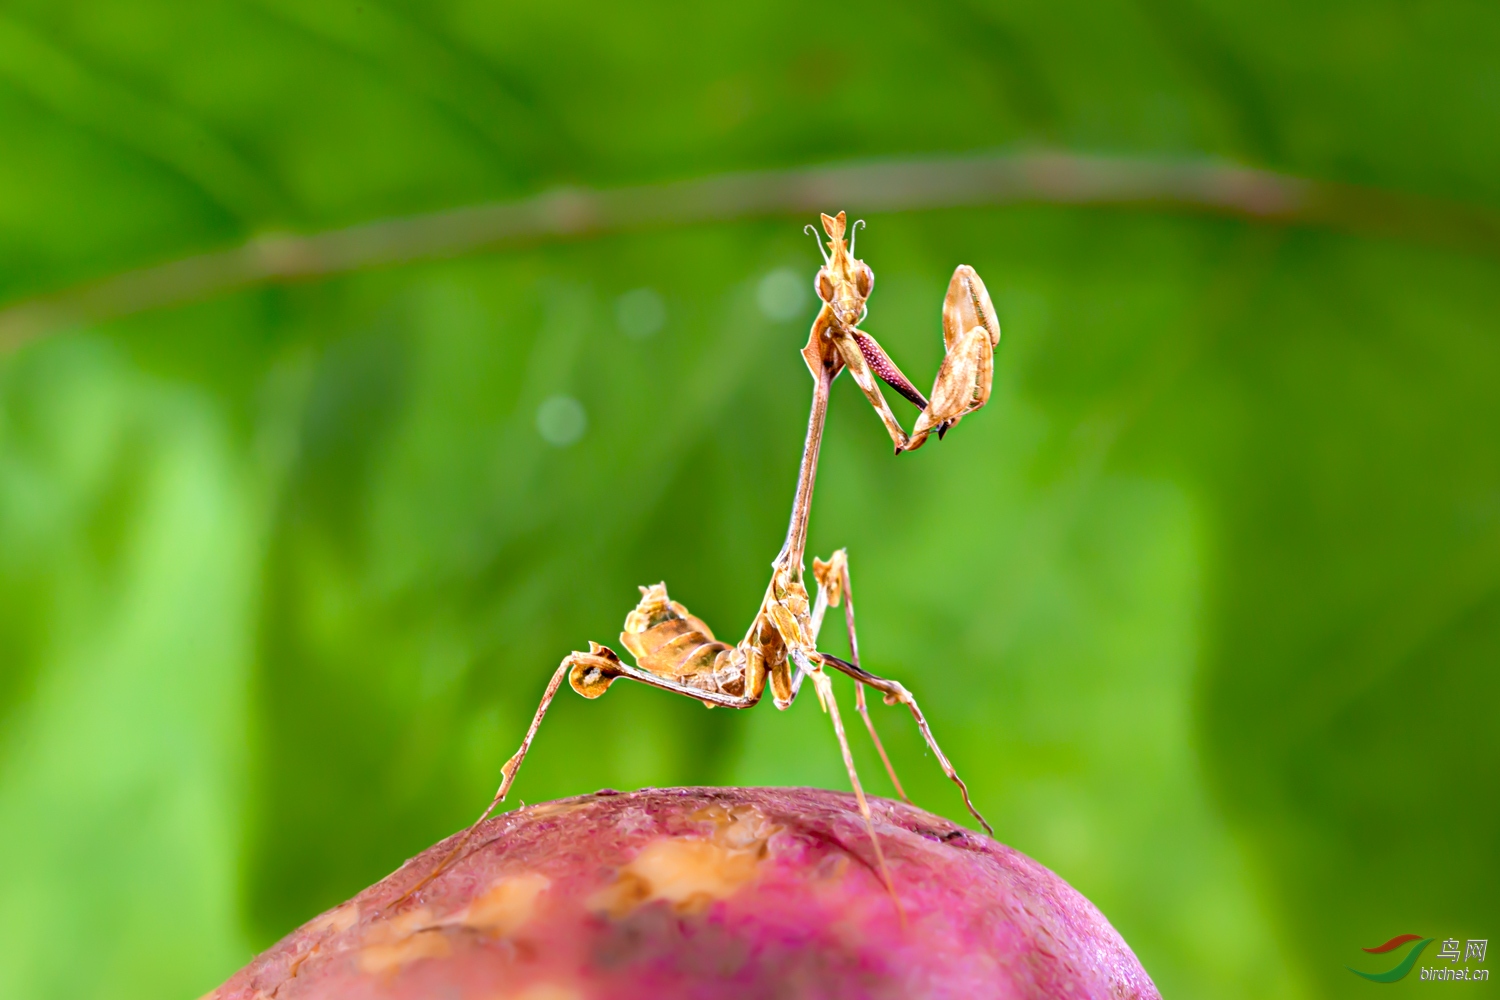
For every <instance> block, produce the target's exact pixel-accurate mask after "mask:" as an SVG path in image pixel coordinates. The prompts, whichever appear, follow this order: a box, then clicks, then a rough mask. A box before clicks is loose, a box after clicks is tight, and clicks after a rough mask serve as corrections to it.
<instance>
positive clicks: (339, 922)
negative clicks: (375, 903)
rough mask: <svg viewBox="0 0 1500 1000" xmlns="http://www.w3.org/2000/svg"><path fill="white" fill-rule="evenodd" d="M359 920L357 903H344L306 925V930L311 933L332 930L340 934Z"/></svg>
mask: <svg viewBox="0 0 1500 1000" xmlns="http://www.w3.org/2000/svg"><path fill="white" fill-rule="evenodd" d="M358 922H359V904H358V903H345V904H344V905H343V906H340V907H339V908H338V909H336V910H329V911H328V912H327V913H325V914H323V915H322V916H321V917H318V918H317V919H316V920H314V921H313V922H312V923H310V924H308V925H307V930H308V931H310V932H312V933H315V934H316V933H321V932H322V931H332V932H333V933H335V934H342V933H343V932H344V931H347V930H348V929H349V928H351V927H353V926H354V925H355V924H356V923H358Z"/></svg>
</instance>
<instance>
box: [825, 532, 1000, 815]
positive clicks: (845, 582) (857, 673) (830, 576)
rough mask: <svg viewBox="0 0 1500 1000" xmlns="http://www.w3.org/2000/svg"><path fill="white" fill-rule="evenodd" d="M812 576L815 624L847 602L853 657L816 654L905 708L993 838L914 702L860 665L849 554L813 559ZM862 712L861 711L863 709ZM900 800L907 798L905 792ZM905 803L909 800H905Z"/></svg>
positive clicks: (860, 689) (907, 693)
mask: <svg viewBox="0 0 1500 1000" xmlns="http://www.w3.org/2000/svg"><path fill="white" fill-rule="evenodd" d="M813 575H814V576H816V577H817V580H818V601H817V608H816V611H815V614H814V616H813V617H814V622H815V624H817V625H821V624H822V615H823V611H824V610H825V609H826V608H828V607H838V605H839V603H840V602H841V601H843V602H847V603H846V604H845V608H846V610H845V612H844V619H845V621H846V622H847V624H848V628H849V651H850V655H851V656H852V657H853V658H854V662H852V663H850V662H848V661H847V660H841V659H839V658H838V657H837V656H833V655H830V654H828V653H819V654H818V655H819V656H821V657H822V659H823V662H824V663H826V664H827V665H828V666H831V667H833V668H834V669H835V670H838V671H840V672H841V673H845V674H848V675H849V676H850V677H852V678H854V680H855V688H856V690H857V691H858V692H859V695H861V696H862V695H863V693H864V686H865V685H866V684H868V685H869V686H870V687H872V688H875V689H876V690H877V691H881V692H883V693H884V695H885V699H884V700H885V703H886V704H887V705H897V704H900V705H905V706H906V707H907V709H908V710H909V711H910V712H911V714H912V718H913V719H915V720H916V722H917V728H918V729H919V730H921V733H922V738H923V739H924V740H926V741H927V748H928V749H929V750H931V751H932V755H933V756H934V757H936V758H937V759H938V763H939V764H940V765H942V768H943V773H944V774H945V775H947V776H948V779H949V780H950V781H952V782H953V783H954V784H955V785H957V786H958V790H959V792H960V794H962V795H963V799H964V805H965V807H967V808H968V810H969V813H970V815H972V816H973V817H974V818H975V819H976V820H978V821H979V825H980V826H982V827H984V829H985V832H986V833H988V834H989V835H990V836H992V837H993V836H994V835H995V830H994V828H993V827H991V826H990V824H989V822H988V821H987V820H986V819H985V818H984V817H983V816H982V815H980V813H979V810H978V809H976V808H974V802H973V800H971V799H970V798H969V786H968V785H966V784H964V780H963V779H962V778H960V777H959V776H958V771H957V770H955V769H954V767H953V765H952V764H951V763H949V761H948V757H947V755H946V754H944V753H943V750H942V747H940V746H938V743H937V740H936V739H935V738H934V737H933V735H932V728H931V727H930V726H929V725H928V724H927V718H926V716H924V715H923V714H922V709H921V706H919V705H918V704H917V699H916V698H914V697H913V696H912V693H911V692H910V691H908V690H907V689H906V688H905V687H904V686H903V685H901V684H900V683H899V682H897V681H893V680H887V679H886V678H884V677H880V676H878V675H876V674H872V673H870V672H869V671H868V670H865V669H864V668H863V667H861V666H860V665H859V639H858V637H857V636H856V634H855V631H854V605H853V593H852V588H851V586H850V579H849V559H848V555H847V554H846V553H845V551H844V550H843V549H840V550H839V551H837V552H835V553H834V554H833V555H832V556H831V557H830V558H829V560H828V562H826V563H825V562H823V561H822V560H818V559H815V560H813ZM862 700H863V699H862V698H861V701H862ZM861 710H862V711H863V707H862V706H861ZM865 719H866V722H869V716H868V714H866V716H865ZM870 735H871V736H872V737H875V745H876V747H877V748H880V756H881V759H882V760H885V761H886V768H887V769H888V770H889V771H890V775H891V781H892V782H893V783H895V785H896V789H897V791H900V790H901V785H900V782H898V781H897V780H896V772H895V769H894V768H892V767H891V765H890V761H889V759H888V758H887V757H886V754H885V750H884V748H883V747H880V739H879V737H876V736H875V727H874V725H873V724H871V725H870ZM901 797H902V798H903V799H906V795H905V794H904V793H903V794H902V795H901ZM907 801H910V800H909V799H908V800H907Z"/></svg>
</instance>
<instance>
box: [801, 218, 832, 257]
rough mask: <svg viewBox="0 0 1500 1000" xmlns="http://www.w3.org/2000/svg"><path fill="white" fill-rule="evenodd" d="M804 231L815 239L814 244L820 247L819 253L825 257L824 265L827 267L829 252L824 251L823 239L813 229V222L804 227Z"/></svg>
mask: <svg viewBox="0 0 1500 1000" xmlns="http://www.w3.org/2000/svg"><path fill="white" fill-rule="evenodd" d="M802 231H803V232H804V233H806V234H807V235H809V236H811V237H812V238H813V242H814V243H816V244H817V246H818V253H820V254H822V255H823V264H824V266H825V267H826V266H827V264H828V251H827V250H824V249H823V237H821V236H819V235H818V231H817V230H816V229H814V228H813V225H812V223H811V222H809V223H808V224H807V225H805V226H803V227H802Z"/></svg>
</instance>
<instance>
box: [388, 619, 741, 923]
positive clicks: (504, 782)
mask: <svg viewBox="0 0 1500 1000" xmlns="http://www.w3.org/2000/svg"><path fill="white" fill-rule="evenodd" d="M622 677H623V678H627V679H629V680H633V681H639V682H641V683H643V684H647V685H650V686H651V687H655V688H661V689H662V690H664V691H671V692H673V693H674V694H681V695H686V696H688V697H690V698H693V699H695V700H697V701H701V702H703V703H704V704H705V705H710V706H712V705H722V706H724V707H725V708H749V707H750V706H751V705H754V704H755V703H756V702H757V701H759V700H760V692H759V691H750V692H747V693H746V694H744V695H740V696H735V695H726V694H721V693H718V692H713V691H703V690H700V689H698V688H692V687H688V686H687V685H685V684H678V683H676V682H674V681H671V680H668V679H666V678H664V677H658V676H656V675H655V674H652V673H648V672H646V671H644V670H641V669H638V668H636V667H632V666H630V665H629V664H626V663H623V662H621V661H620V658H619V656H617V655H616V654H615V651H614V650H612V649H610V648H609V647H608V646H601V645H600V644H599V643H597V642H590V643H589V651H588V652H587V653H579V652H573V653H569V654H568V655H567V656H565V657H563V661H562V662H561V663H559V664H558V665H557V669H556V670H555V671H553V673H552V679H551V680H550V681H548V682H547V689H546V690H545V691H544V692H542V700H541V703H540V704H539V705H537V707H536V713H535V714H534V715H532V717H531V725H530V726H528V727H527V729H526V736H525V737H524V738H523V739H522V740H521V746H520V748H519V749H517V750H516V752H515V753H513V754H512V755H511V757H510V760H507V761H506V762H505V764H504V765H503V766H502V767H501V768H500V788H499V790H497V791H496V792H495V797H494V798H493V799H491V800H490V804H489V805H488V806H486V807H485V810H484V812H482V813H480V814H479V818H478V819H476V820H475V821H474V822H473V823H471V824H469V827H468V829H466V830H465V831H464V832H463V836H461V837H459V838H458V842H457V843H455V844H454V845H453V847H452V849H450V850H449V851H448V853H447V854H445V855H444V856H443V859H442V860H441V861H439V862H438V864H437V867H436V868H434V869H433V870H432V871H430V872H428V873H427V875H426V876H424V877H423V878H422V879H421V881H419V882H418V883H417V884H416V885H414V886H412V887H411V888H410V889H408V890H406V891H405V892H404V893H402V894H401V896H400V897H399V898H397V899H396V901H395V903H392V904H391V905H392V906H394V905H396V903H400V902H401V901H402V900H404V899H406V898H408V897H409V896H411V895H412V894H413V893H415V892H417V891H418V890H419V889H421V888H422V887H423V886H426V885H428V884H429V883H431V882H432V880H433V879H435V878H437V877H438V876H439V875H441V874H442V873H443V872H444V871H446V870H447V868H448V866H449V865H450V864H452V863H453V859H454V858H456V857H458V855H459V853H460V852H461V851H462V850H463V849H464V847H466V846H467V845H468V843H469V841H470V840H471V839H473V837H474V833H475V831H477V830H478V829H479V826H480V824H481V823H483V822H484V821H485V820H487V819H489V818H490V815H491V814H492V813H493V812H494V811H495V810H496V809H497V808H498V807H499V805H500V803H502V802H504V801H505V797H506V795H508V794H510V787H511V785H513V784H514V783H515V780H516V772H518V771H519V770H520V769H521V763H522V762H523V761H525V760H526V754H527V752H528V751H530V750H531V742H532V740H534V739H536V733H537V730H538V729H540V728H541V726H542V719H544V718H546V716H547V709H548V708H550V707H551V706H552V699H553V698H555V697H556V696H557V692H558V691H559V690H560V689H561V688H562V683H563V680H564V679H565V678H566V679H567V681H568V683H569V684H570V685H571V686H572V688H573V690H575V691H577V692H578V693H579V694H581V695H583V696H584V697H585V698H590V699H593V698H598V697H599V696H600V695H602V694H604V692H605V691H607V690H609V686H610V685H611V684H613V683H614V682H615V681H616V680H618V679H620V678H622Z"/></svg>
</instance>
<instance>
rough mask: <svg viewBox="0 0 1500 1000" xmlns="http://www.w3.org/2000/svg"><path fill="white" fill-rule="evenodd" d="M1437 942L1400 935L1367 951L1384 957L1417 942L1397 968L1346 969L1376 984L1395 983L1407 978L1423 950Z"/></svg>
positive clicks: (1412, 935) (1417, 936)
mask: <svg viewBox="0 0 1500 1000" xmlns="http://www.w3.org/2000/svg"><path fill="white" fill-rule="evenodd" d="M1435 940H1436V938H1424V937H1422V935H1420V934H1398V935H1396V936H1395V937H1393V938H1391V939H1390V940H1389V941H1387V942H1386V943H1385V944H1380V945H1376V946H1375V947H1373V948H1366V949H1365V951H1367V952H1369V953H1370V954H1372V955H1384V954H1386V953H1387V952H1392V951H1395V950H1396V949H1397V948H1400V947H1401V946H1402V945H1404V944H1407V943H1408V942H1411V941H1415V942H1417V943H1416V945H1415V946H1414V947H1413V948H1412V949H1411V951H1409V952H1407V953H1406V957H1405V958H1403V959H1402V960H1401V961H1399V962H1397V963H1396V965H1395V967H1393V968H1391V969H1388V970H1387V971H1385V972H1360V971H1359V970H1358V969H1356V968H1355V967H1354V966H1352V965H1346V966H1344V968H1346V969H1348V970H1349V971H1350V972H1352V973H1354V974H1355V975H1356V976H1363V977H1364V978H1366V979H1368V980H1370V981H1371V982H1374V983H1394V982H1395V981H1396V980H1398V979H1402V978H1405V976H1406V974H1407V973H1408V972H1410V971H1411V970H1412V966H1414V965H1416V964H1417V958H1418V957H1419V956H1421V954H1422V949H1423V948H1426V947H1427V946H1428V945H1430V944H1432V942H1433V941H1435Z"/></svg>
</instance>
